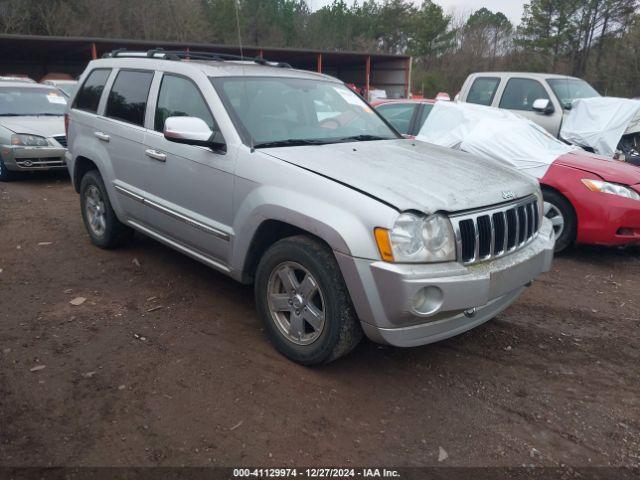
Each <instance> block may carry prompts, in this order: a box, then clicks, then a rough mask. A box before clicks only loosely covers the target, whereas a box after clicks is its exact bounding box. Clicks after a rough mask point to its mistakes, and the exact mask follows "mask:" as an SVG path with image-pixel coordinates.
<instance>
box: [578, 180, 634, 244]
mask: <svg viewBox="0 0 640 480" xmlns="http://www.w3.org/2000/svg"><path fill="white" fill-rule="evenodd" d="M632 188H634V189H635V190H636V191H637V192H638V193H640V185H636V186H635V187H632ZM589 193H590V194H591V196H590V197H588V199H582V204H581V205H580V206H579V208H578V236H577V239H576V241H577V243H585V244H595V245H606V246H624V245H632V244H640V202H639V201H638V200H633V199H629V198H624V197H619V196H617V195H608V194H593V193H592V192H589Z"/></svg>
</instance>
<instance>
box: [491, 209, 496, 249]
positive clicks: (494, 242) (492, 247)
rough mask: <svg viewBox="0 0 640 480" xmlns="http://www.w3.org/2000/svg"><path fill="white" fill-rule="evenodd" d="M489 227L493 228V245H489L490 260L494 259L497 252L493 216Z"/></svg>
mask: <svg viewBox="0 0 640 480" xmlns="http://www.w3.org/2000/svg"><path fill="white" fill-rule="evenodd" d="M489 225H490V227H491V243H490V244H489V258H491V257H493V256H494V255H495V254H496V252H495V248H496V227H495V225H494V224H493V215H489Z"/></svg>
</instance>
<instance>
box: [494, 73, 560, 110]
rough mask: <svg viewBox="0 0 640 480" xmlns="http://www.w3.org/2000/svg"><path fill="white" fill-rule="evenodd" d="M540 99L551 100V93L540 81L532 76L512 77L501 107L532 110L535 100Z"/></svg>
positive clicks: (503, 95)
mask: <svg viewBox="0 0 640 480" xmlns="http://www.w3.org/2000/svg"><path fill="white" fill-rule="evenodd" d="M538 99H544V100H549V95H547V91H546V90H545V89H544V87H543V86H542V84H541V83H540V82H538V81H537V80H531V79H530V78H512V79H510V80H509V81H508V82H507V86H506V87H505V88H504V92H503V93H502V98H501V99H500V108H505V109H508V110H524V111H532V110H533V102H535V101H536V100H538Z"/></svg>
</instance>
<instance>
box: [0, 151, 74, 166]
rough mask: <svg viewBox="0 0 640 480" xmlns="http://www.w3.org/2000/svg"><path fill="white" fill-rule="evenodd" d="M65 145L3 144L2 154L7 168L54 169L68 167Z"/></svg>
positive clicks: (0, 152)
mask: <svg viewBox="0 0 640 480" xmlns="http://www.w3.org/2000/svg"><path fill="white" fill-rule="evenodd" d="M66 151H67V150H66V148H64V147H54V146H52V147H22V146H13V145H2V147H0V154H1V155H2V160H3V161H4V165H5V167H6V168H7V170H13V171H30V170H53V169H60V168H66V161H65V157H64V154H65V152H66Z"/></svg>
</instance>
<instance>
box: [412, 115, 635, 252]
mask: <svg viewBox="0 0 640 480" xmlns="http://www.w3.org/2000/svg"><path fill="white" fill-rule="evenodd" d="M416 138H417V139H418V140H422V141H425V142H429V143H434V144H437V145H442V146H445V147H449V148H454V149H457V150H462V151H465V152H469V153H472V154H474V155H476V156H480V157H483V158H490V159H494V160H499V161H502V162H505V163H508V164H510V165H512V166H513V167H515V168H516V169H518V170H520V171H522V172H526V173H528V174H530V175H532V176H534V177H536V178H538V179H539V180H540V183H541V186H542V191H543V195H544V202H545V203H544V213H545V216H546V217H547V218H549V219H550V220H551V222H552V223H553V226H554V232H555V235H556V251H561V250H564V249H566V248H567V247H569V246H570V245H571V244H573V243H574V242H575V243H586V244H600V245H626V244H632V243H638V242H640V169H638V168H637V167H634V166H632V165H628V164H625V163H624V162H620V161H617V160H613V159H611V158H605V157H602V156H598V155H595V154H592V153H589V152H586V151H584V150H582V149H580V148H578V147H576V146H573V145H567V144H565V143H563V142H561V141H559V140H557V139H556V138H554V137H553V136H552V135H550V134H549V133H548V132H547V131H546V130H545V129H544V128H542V127H540V126H539V125H537V124H535V123H534V122H532V121H530V120H527V119H525V118H522V117H520V116H518V115H516V114H513V113H511V112H508V111H506V110H499V109H495V108H491V107H485V106H480V105H471V104H465V103H451V102H437V103H436V104H435V106H434V107H433V109H432V110H431V113H430V115H429V116H428V118H427V120H426V121H425V123H424V125H423V127H422V129H421V131H420V132H419V134H418V136H417V137H416Z"/></svg>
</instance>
